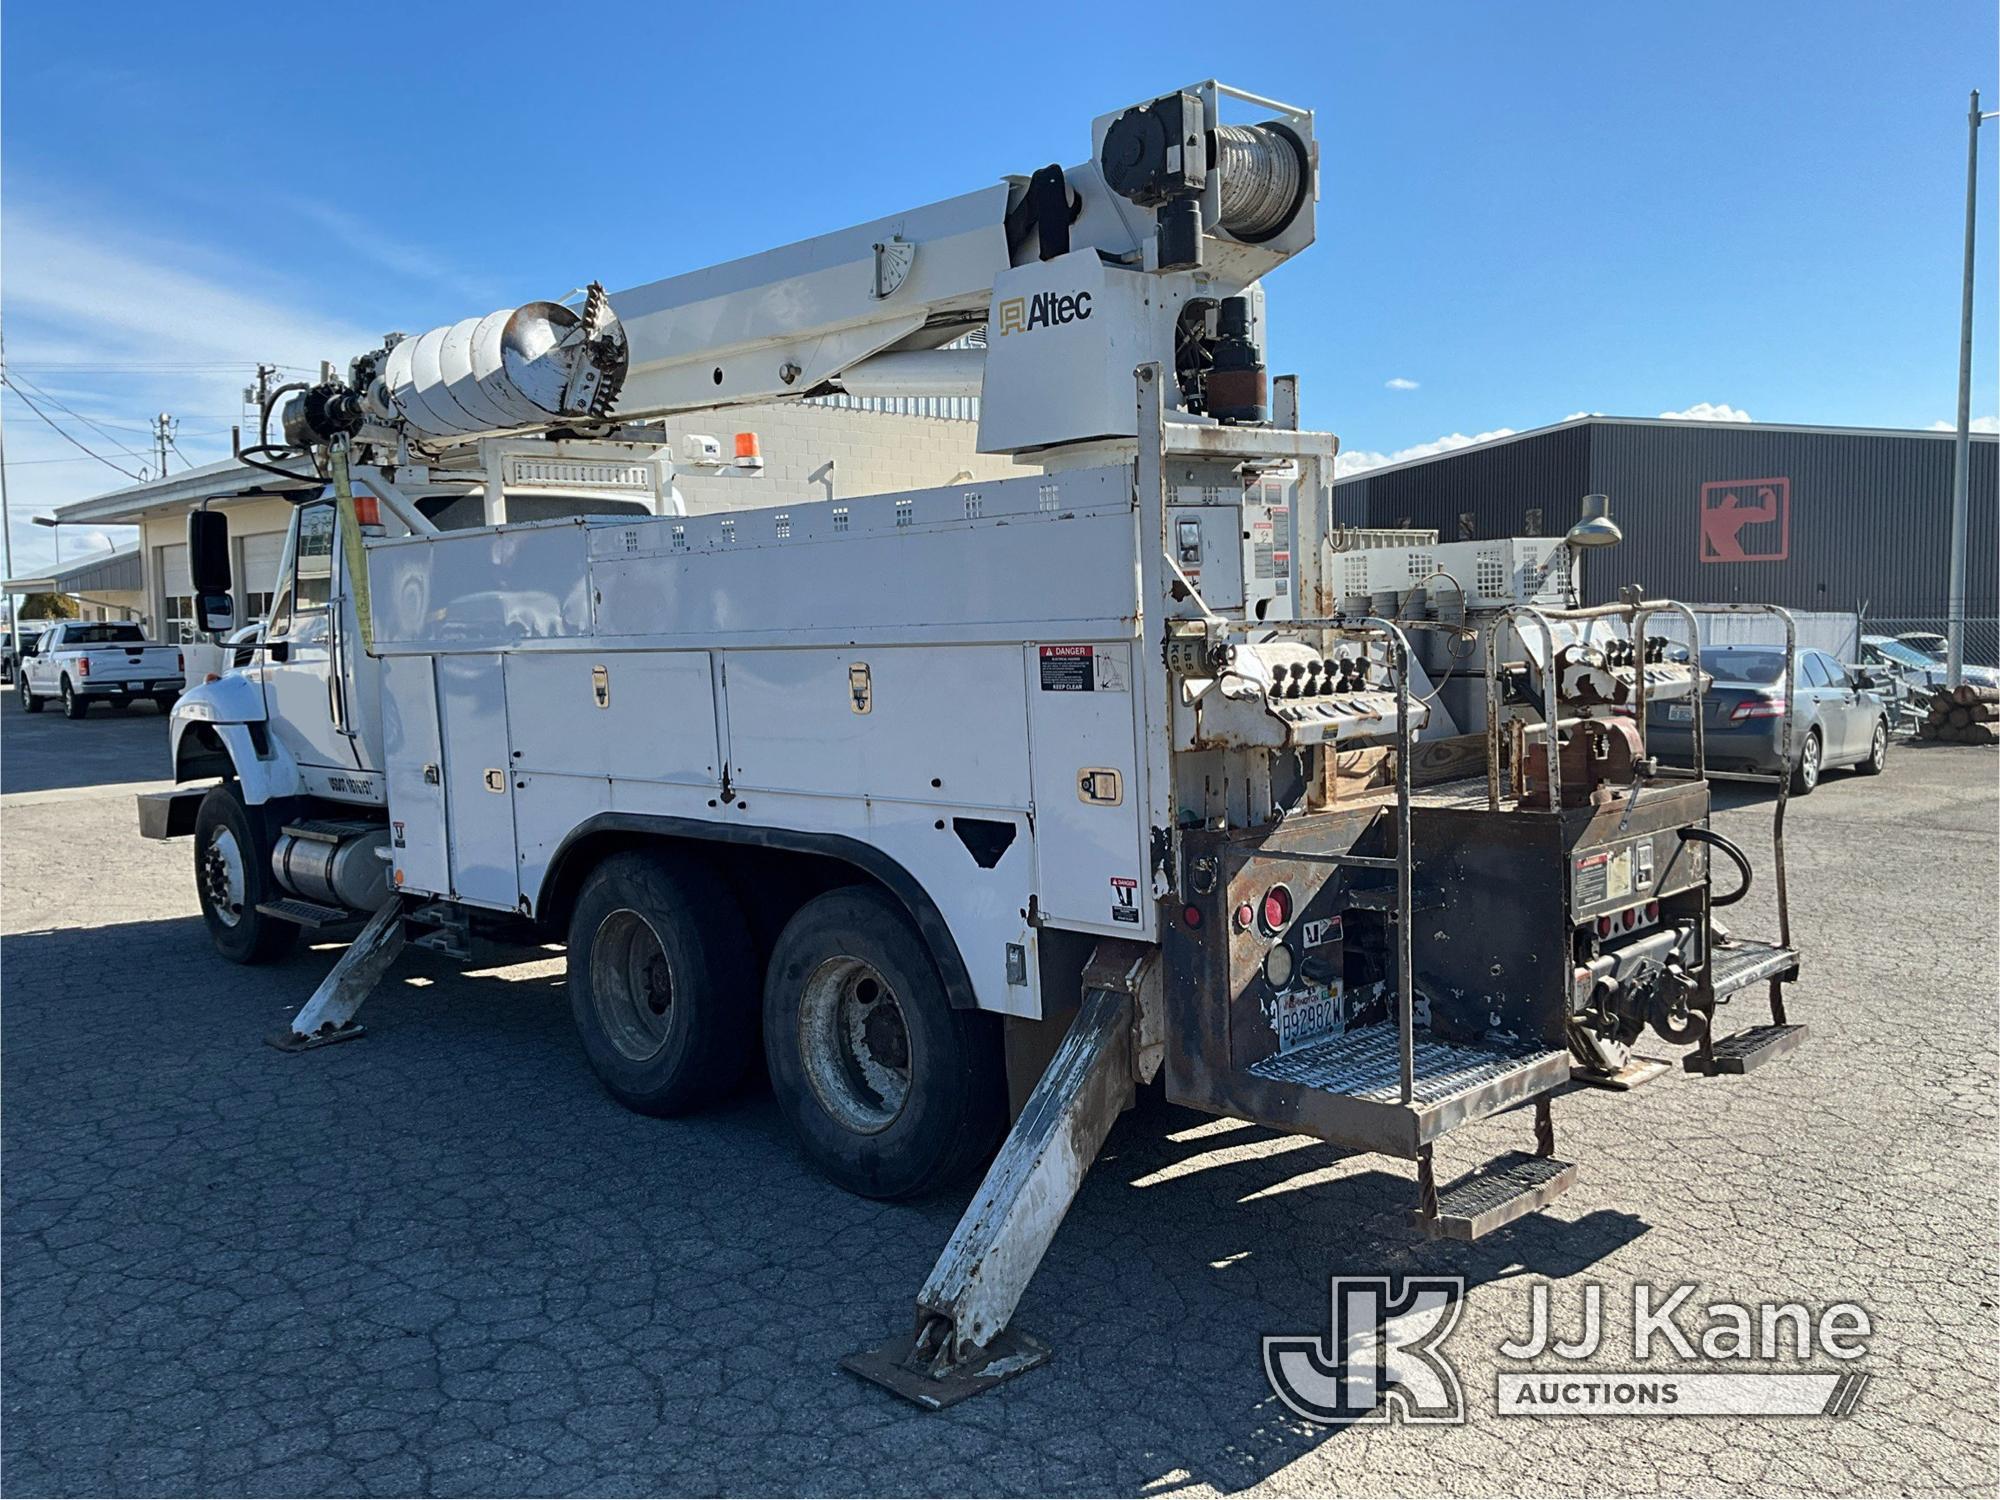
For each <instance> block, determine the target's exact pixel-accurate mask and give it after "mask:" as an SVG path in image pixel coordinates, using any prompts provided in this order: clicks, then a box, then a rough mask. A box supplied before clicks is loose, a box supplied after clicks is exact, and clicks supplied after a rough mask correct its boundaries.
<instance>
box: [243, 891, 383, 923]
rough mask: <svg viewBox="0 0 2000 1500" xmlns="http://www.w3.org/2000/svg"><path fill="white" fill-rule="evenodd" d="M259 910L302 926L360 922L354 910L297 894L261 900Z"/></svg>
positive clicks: (268, 915) (283, 920)
mask: <svg viewBox="0 0 2000 1500" xmlns="http://www.w3.org/2000/svg"><path fill="white" fill-rule="evenodd" d="M257 910H258V911H260V912H262V913H263V914H264V915H265V916H267V917H276V918H277V919H278V920H279V921H281V922H296V923H298V924H299V926H301V927H305V928H318V927H335V926H338V925H339V924H340V923H342V922H358V921H359V920H360V918H359V917H357V916H356V915H355V914H354V913H353V912H351V911H348V910H346V909H345V908H343V907H339V906H321V905H320V904H319V903H318V902H317V901H305V900H302V899H300V898H299V897H297V896H287V897H286V898H285V899H284V900H282V901H260V902H258V903H257Z"/></svg>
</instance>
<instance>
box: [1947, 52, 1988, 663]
mask: <svg viewBox="0 0 2000 1500" xmlns="http://www.w3.org/2000/svg"><path fill="white" fill-rule="evenodd" d="M1993 117H1994V116H1993V114H1983V115H1982V114H1981V113H1980V112H1979V90H1978V89H1974V90H1973V91H1972V108H1971V109H1970V110H1968V111H1967V112H1966V116H1965V290H1964V293H1963V296H1962V297H1961V299H1960V303H1959V313H1958V441H1957V442H1956V444H1955V445H1954V446H1953V449H1952V455H1951V584H1950V593H1949V595H1948V596H1947V598H1946V601H1945V616H1946V617H1945V625H1944V634H1945V657H1944V680H1945V683H1946V685H1947V686H1949V687H1957V686H1958V684H1959V679H1960V677H1961V676H1963V674H1964V671H1965V524H1966V504H1965V489H1966V484H1967V482H1968V479H1969V476H1970V471H1971V464H1972V244H1973V239H1974V237H1975V231H1976V230H1977V228H1978V223H1979V220H1978V217H1977V214H1978V206H1979V124H1980V122H1981V121H1982V120H1990V119H1992V118H1993Z"/></svg>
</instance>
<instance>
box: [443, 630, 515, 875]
mask: <svg viewBox="0 0 2000 1500" xmlns="http://www.w3.org/2000/svg"><path fill="white" fill-rule="evenodd" d="M435 660H436V662H437V693H438V719H439V723H440V725H441V726H442V728H443V741H444V744H443V750H444V801H445V814H446V833H447V841H446V842H447V846H448V849H449V857H450V861H451V884H452V894H453V895H455V896H457V898H458V899H459V900H461V901H467V902H470V903H472V904H473V905H475V906H486V907H492V908H495V909H500V910H507V911H511V910H513V909H514V908H515V906H516V904H517V903H518V902H519V900H520V895H521V874H520V868H519V865H518V861H517V857H516V855H515V851H514V776H513V771H512V767H511V764H510V756H509V748H508V738H507V694H506V689H505V687H504V686H503V683H502V678H501V670H500V663H501V658H500V656H499V655H498V654H497V653H492V654H488V653H484V652H472V653H467V654H464V655H459V654H455V653H454V654H451V655H440V656H438V657H437V658H435Z"/></svg>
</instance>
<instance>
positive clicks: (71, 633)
mask: <svg viewBox="0 0 2000 1500" xmlns="http://www.w3.org/2000/svg"><path fill="white" fill-rule="evenodd" d="M145 640H146V634H145V632H144V631H142V630H141V629H140V628H139V627H138V626H137V625H72V626H70V627H69V629H67V630H65V631H64V632H63V644H64V645H65V646H139V645H143V644H144V643H145Z"/></svg>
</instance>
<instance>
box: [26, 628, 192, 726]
mask: <svg viewBox="0 0 2000 1500" xmlns="http://www.w3.org/2000/svg"><path fill="white" fill-rule="evenodd" d="M186 680H187V679H186V663H185V662H184V661H183V660H182V658H181V653H180V648H179V647H176V646H159V645H155V644H154V643H153V642H151V641H149V640H147V639H146V633H145V632H144V631H143V630H141V629H140V628H139V627H138V626H137V625H130V624H124V623H120V622H117V621H109V620H102V621H86V620H63V621H61V622H60V623H58V624H56V625H54V626H52V627H51V628H50V629H48V630H46V631H44V632H43V633H42V636H41V639H39V640H38V641H36V642H35V645H34V649H33V650H31V651H26V652H24V653H23V655H22V657H21V672H20V681H19V682H18V683H17V684H16V690H17V691H18V692H19V693H20V695H21V707H23V708H24V709H26V710H27V711H28V712H29V713H31V714H38V713H40V712H41V711H42V703H43V702H44V700H46V699H49V698H60V699H61V700H62V706H63V716H64V717H65V718H70V719H80V718H82V717H83V716H84V715H85V714H87V713H88V712H90V705H91V703H92V702H93V701H97V702H104V703H109V704H111V705H112V706H113V707H116V708H124V707H126V706H127V705H129V704H130V703H131V702H132V700H133V699H134V698H151V699H152V700H153V702H154V704H155V705H156V706H157V707H158V708H159V710H160V712H161V713H165V712H166V711H167V710H168V709H169V708H171V707H173V702H174V699H175V698H176V697H178V696H179V695H180V691H181V688H182V687H183V686H184V685H185V684H186Z"/></svg>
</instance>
